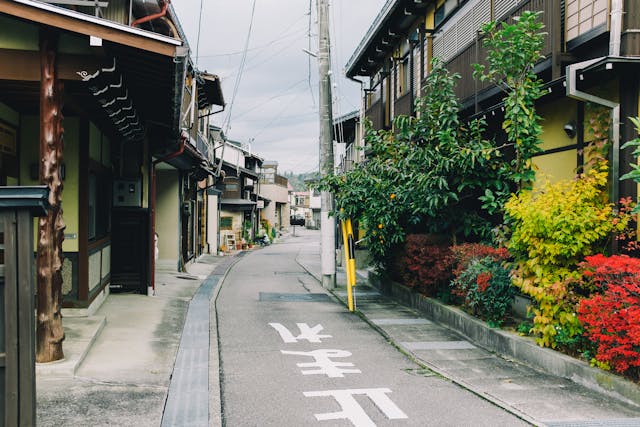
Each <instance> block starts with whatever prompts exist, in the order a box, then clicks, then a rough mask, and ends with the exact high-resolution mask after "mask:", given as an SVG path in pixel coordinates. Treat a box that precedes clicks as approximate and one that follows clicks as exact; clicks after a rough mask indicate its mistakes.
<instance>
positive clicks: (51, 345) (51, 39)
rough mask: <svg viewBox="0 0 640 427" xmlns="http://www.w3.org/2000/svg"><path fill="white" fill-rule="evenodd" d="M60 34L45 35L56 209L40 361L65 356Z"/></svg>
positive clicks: (49, 219) (45, 237) (47, 240)
mask: <svg viewBox="0 0 640 427" xmlns="http://www.w3.org/2000/svg"><path fill="white" fill-rule="evenodd" d="M57 41H58V34H57V33H55V32H53V31H51V30H42V32H41V35H40V54H41V56H40V64H41V83H40V157H41V160H40V181H41V182H42V183H43V184H45V185H47V186H48V187H49V204H50V206H51V207H50V209H49V212H48V215H47V216H46V217H41V218H40V219H39V221H38V248H37V251H38V260H37V277H38V304H37V305H38V307H37V321H36V325H37V331H36V361H37V362H40V363H43V362H52V361H55V360H60V359H62V358H64V353H63V351H62V341H63V340H64V330H63V328H62V313H61V310H62V259H63V253H62V241H63V240H64V229H65V224H64V220H63V219H62V206H61V202H62V178H61V176H60V164H61V162H62V150H63V139H62V135H63V133H64V129H63V127H62V88H63V86H62V82H60V81H59V80H58V73H57V63H56V59H57Z"/></svg>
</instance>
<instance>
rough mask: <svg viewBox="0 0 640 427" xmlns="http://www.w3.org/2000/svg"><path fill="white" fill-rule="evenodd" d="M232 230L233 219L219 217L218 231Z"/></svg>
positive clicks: (230, 217)
mask: <svg viewBox="0 0 640 427" xmlns="http://www.w3.org/2000/svg"><path fill="white" fill-rule="evenodd" d="M232 229H233V217H232V216H221V217H220V230H232Z"/></svg>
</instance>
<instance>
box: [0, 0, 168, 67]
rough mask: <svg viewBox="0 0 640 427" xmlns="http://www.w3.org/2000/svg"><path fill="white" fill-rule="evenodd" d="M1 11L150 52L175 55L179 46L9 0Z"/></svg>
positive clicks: (4, 0) (1, 0)
mask: <svg viewBox="0 0 640 427" xmlns="http://www.w3.org/2000/svg"><path fill="white" fill-rule="evenodd" d="M0 13H5V14H7V15H12V16H15V17H17V18H20V19H25V20H28V21H32V22H37V23H40V24H44V25H47V26H50V27H56V28H60V29H63V30H67V31H71V32H74V33H78V34H85V35H87V36H95V37H99V38H101V39H103V40H108V41H111V42H114V43H119V44H122V45H126V46H131V47H134V48H136V49H141V50H146V51H148V52H153V53H157V54H160V55H164V56H170V57H173V56H175V54H176V48H177V47H178V46H175V45H173V44H168V43H164V42H162V41H160V40H154V39H151V38H148V37H144V36H142V35H137V34H132V33H127V32H125V31H122V30H120V29H118V28H113V27H110V26H106V25H99V24H97V23H94V22H89V21H83V20H79V19H76V18H73V17H71V16H65V15H62V14H57V13H51V12H48V11H46V10H41V9H38V8H34V7H30V6H27V5H24V4H20V3H16V2H14V1H9V0H0ZM87 43H88V40H87ZM3 64H4V63H3Z"/></svg>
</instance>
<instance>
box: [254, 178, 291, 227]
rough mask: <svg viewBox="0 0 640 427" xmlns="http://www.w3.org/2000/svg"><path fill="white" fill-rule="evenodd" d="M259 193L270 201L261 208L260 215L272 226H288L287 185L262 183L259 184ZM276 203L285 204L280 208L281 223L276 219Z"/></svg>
mask: <svg viewBox="0 0 640 427" xmlns="http://www.w3.org/2000/svg"><path fill="white" fill-rule="evenodd" d="M260 195H261V196H262V197H264V198H265V199H269V200H270V201H271V202H270V203H269V205H267V206H265V207H264V209H262V212H261V217H262V218H265V219H266V220H268V221H269V223H270V224H271V225H272V226H273V225H276V224H277V225H278V227H285V228H286V227H289V207H288V206H289V191H288V190H287V187H283V186H281V185H275V184H264V183H263V184H260ZM277 204H285V205H286V206H284V207H282V208H281V209H280V210H281V214H282V220H281V222H282V223H279V222H278V221H277V220H276V205H277Z"/></svg>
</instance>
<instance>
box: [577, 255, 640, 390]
mask: <svg viewBox="0 0 640 427" xmlns="http://www.w3.org/2000/svg"><path fill="white" fill-rule="evenodd" d="M583 268H584V276H583V277H585V279H587V280H588V281H591V283H592V284H593V286H595V288H596V289H597V293H596V294H594V295H592V296H591V297H589V298H586V299H583V300H582V301H580V303H579V305H578V310H577V311H578V319H579V320H580V322H581V323H582V325H583V327H584V330H585V335H586V336H587V337H588V338H589V339H590V340H591V341H593V342H594V343H595V344H596V346H597V353H596V360H597V361H598V362H599V364H600V365H601V366H610V367H612V368H613V369H615V370H616V371H618V372H620V373H624V374H627V375H629V376H631V377H634V378H637V377H638V374H639V373H640V260H639V259H635V258H630V257H628V256H626V255H616V256H612V257H608V258H607V257H604V256H602V255H595V256H591V257H587V258H586V261H585V262H584V263H583Z"/></svg>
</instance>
